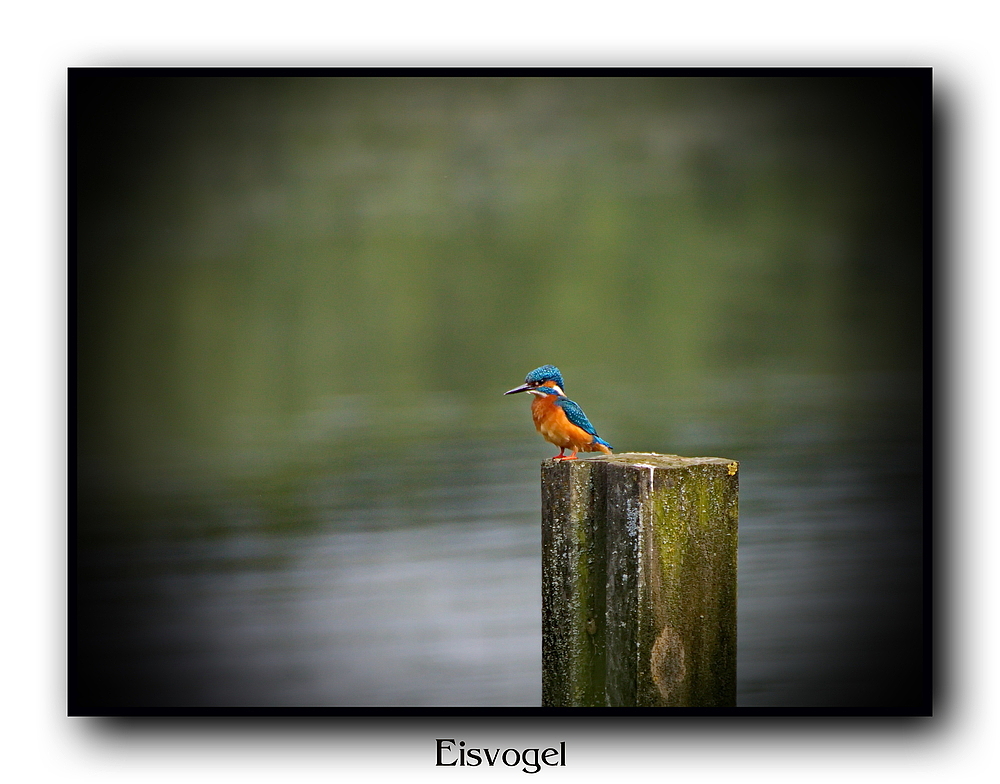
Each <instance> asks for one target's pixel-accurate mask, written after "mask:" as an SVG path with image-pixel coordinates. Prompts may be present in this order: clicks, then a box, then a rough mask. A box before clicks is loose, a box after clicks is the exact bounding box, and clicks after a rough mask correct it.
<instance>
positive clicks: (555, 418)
mask: <svg viewBox="0 0 1000 784" xmlns="http://www.w3.org/2000/svg"><path fill="white" fill-rule="evenodd" d="M516 392H527V393H528V394H529V395H531V396H532V397H534V398H535V399H534V400H532V401H531V418H532V420H534V422H535V429H536V430H537V431H538V432H539V433H541V434H542V438H544V439H545V440H546V441H548V442H549V443H550V444H555V445H556V446H557V447H559V454H558V455H556V456H555V457H553V458H552V459H553V460H576V453H577V452H604V454H606V455H610V454H611V448H612V447H611V444H609V443H608V442H607V441H605V440H604V439H603V438H601V437H600V436H599V435H597V430H596V429H595V428H594V426H593V425H592V424H590V420H589V419H587V415H586V414H584V413H583V409H582V408H580V406H578V405H577V404H576V403H574V402H573V401H572V400H570V399H569V398H568V397H566V394H565V393H564V392H563V379H562V374H561V373H560V372H559V368H557V367H555V366H554V365H542V366H541V367H540V368H535V369H534V370H532V371H531V372H530V373H529V374H528V375H527V376H525V378H524V383H523V384H522V385H521V386H519V387H514V389H509V390H507V391H506V392H504V394H505V395H513V394H514V393H516ZM567 449H571V450H573V454H571V455H566V454H564V453H565V451H566V450H567Z"/></svg>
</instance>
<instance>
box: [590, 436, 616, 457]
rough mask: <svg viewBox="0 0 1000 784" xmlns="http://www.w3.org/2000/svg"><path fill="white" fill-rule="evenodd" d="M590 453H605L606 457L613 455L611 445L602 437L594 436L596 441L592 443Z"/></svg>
mask: <svg viewBox="0 0 1000 784" xmlns="http://www.w3.org/2000/svg"><path fill="white" fill-rule="evenodd" d="M588 451H590V452H604V454H606V455H610V454H611V444H609V443H608V442H607V441H605V440H604V439H603V438H601V437H600V436H594V440H593V441H592V442H591V443H590V449H589V450H588Z"/></svg>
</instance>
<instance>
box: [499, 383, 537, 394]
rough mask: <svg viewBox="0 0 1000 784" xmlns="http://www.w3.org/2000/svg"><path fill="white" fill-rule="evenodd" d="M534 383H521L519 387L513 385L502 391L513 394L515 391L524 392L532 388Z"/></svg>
mask: <svg viewBox="0 0 1000 784" xmlns="http://www.w3.org/2000/svg"><path fill="white" fill-rule="evenodd" d="M534 388H535V385H534V384H521V386H519V387H514V388H513V389H508V390H507V391H506V392H504V394H505V395H513V394H514V393H515V392H526V391H527V390H529V389H534Z"/></svg>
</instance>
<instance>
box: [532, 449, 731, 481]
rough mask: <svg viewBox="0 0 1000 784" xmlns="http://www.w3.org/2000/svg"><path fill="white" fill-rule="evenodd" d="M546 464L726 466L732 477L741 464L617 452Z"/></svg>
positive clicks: (716, 460)
mask: <svg viewBox="0 0 1000 784" xmlns="http://www.w3.org/2000/svg"><path fill="white" fill-rule="evenodd" d="M544 462H545V463H553V462H555V463H562V462H577V463H582V462H592V463H619V464H622V465H639V466H649V467H650V468H689V467H690V466H696V465H724V466H728V467H729V473H730V475H732V474H735V473H736V471H737V470H738V469H739V463H738V462H737V461H736V460H729V459H728V458H724V457H682V456H680V455H661V454H659V453H658V452H616V453H615V454H612V455H599V456H598V457H588V458H582V459H580V460H574V461H563V460H553V459H552V458H549V459H548V460H546V461H544Z"/></svg>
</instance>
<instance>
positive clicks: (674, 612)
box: [542, 453, 739, 707]
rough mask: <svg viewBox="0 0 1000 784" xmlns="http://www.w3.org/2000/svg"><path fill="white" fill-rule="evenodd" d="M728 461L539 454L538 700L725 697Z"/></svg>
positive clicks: (619, 703) (733, 526) (732, 594)
mask: <svg viewBox="0 0 1000 784" xmlns="http://www.w3.org/2000/svg"><path fill="white" fill-rule="evenodd" d="M738 484H739V476H738V464H737V463H736V462H735V461H733V460H724V459H722V458H715V457H693V458H689V457H678V456H676V455H657V454H643V453H621V454H616V455H610V456H607V457H603V456H602V457H598V458H592V459H586V460H573V461H553V460H547V461H545V462H544V463H543V464H542V705H543V706H551V707H555V706H615V707H657V706H659V707H731V706H734V705H735V704H736V541H737V515H738Z"/></svg>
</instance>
